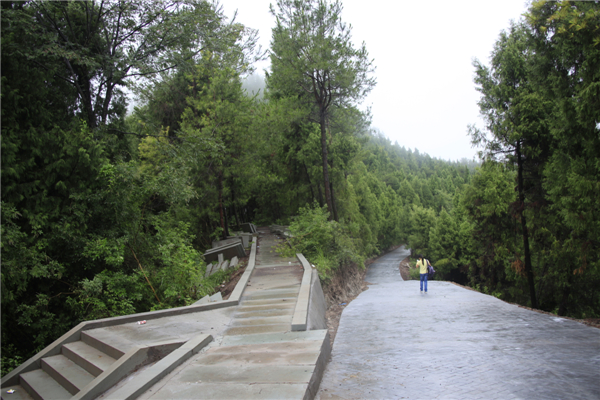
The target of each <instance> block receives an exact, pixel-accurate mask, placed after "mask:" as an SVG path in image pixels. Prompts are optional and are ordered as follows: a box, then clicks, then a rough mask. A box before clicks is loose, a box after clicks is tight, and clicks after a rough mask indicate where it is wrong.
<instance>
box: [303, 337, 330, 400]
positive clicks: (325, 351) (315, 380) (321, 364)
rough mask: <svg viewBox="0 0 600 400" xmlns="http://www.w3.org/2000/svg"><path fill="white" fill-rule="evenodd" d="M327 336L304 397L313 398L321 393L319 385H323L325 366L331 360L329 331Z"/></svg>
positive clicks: (307, 399) (308, 399) (309, 399)
mask: <svg viewBox="0 0 600 400" xmlns="http://www.w3.org/2000/svg"><path fill="white" fill-rule="evenodd" d="M325 332H326V333H325V338H324V339H323V344H322V345H321V350H320V351H319V357H318V358H317V362H316V364H315V370H314V371H313V374H312V376H311V378H310V381H309V382H308V388H307V390H306V394H305V395H304V399H306V400H312V399H314V398H315V397H316V396H317V393H319V386H321V380H322V379H323V374H324V373H325V367H326V366H327V362H328V361H329V357H330V356H331V344H330V340H329V331H327V330H326V331H325Z"/></svg>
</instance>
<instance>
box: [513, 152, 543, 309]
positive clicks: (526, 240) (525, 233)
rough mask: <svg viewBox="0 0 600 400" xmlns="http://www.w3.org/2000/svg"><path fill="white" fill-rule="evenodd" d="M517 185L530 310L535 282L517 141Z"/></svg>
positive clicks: (535, 302)
mask: <svg viewBox="0 0 600 400" xmlns="http://www.w3.org/2000/svg"><path fill="white" fill-rule="evenodd" d="M516 152H517V181H518V182H517V185H518V191H519V214H520V217H521V230H522V232H523V248H524V251H525V273H526V274H527V283H528V284H529V295H530V297H531V308H537V307H538V305H537V299H536V296H535V281H534V277H533V267H532V266H531V253H530V251H529V232H528V230H527V221H526V219H525V214H524V211H525V189H524V188H523V158H522V156H521V142H520V141H517V149H516Z"/></svg>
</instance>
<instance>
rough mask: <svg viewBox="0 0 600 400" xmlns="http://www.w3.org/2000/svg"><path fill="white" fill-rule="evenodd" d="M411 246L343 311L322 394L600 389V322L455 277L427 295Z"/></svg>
mask: <svg viewBox="0 0 600 400" xmlns="http://www.w3.org/2000/svg"><path fill="white" fill-rule="evenodd" d="M402 251H405V250H403V249H402V248H401V249H398V250H396V252H394V254H388V255H386V256H385V257H383V258H381V259H379V262H378V263H376V264H373V265H372V266H371V268H370V269H369V271H368V273H367V277H366V280H367V281H368V282H370V283H372V285H370V286H369V290H367V291H365V292H363V293H362V294H360V295H359V296H358V297H357V298H356V299H355V300H354V301H352V302H351V303H350V304H349V305H348V307H347V308H346V310H345V311H344V313H343V314H342V318H341V321H340V326H339V329H338V332H337V337H336V339H335V343H334V346H333V351H332V358H331V361H330V363H329V365H328V366H327V369H326V371H325V374H324V377H323V381H322V383H321V389H320V392H319V394H318V396H317V399H463V400H468V399H586V400H587V399H600V329H596V328H591V327H588V326H585V325H583V324H580V323H577V322H573V321H570V320H566V319H563V318H558V317H556V316H552V315H545V314H539V313H536V312H533V311H529V310H525V309H522V308H519V307H517V306H514V305H510V304H507V303H504V302H502V301H500V300H498V299H496V298H494V297H492V296H487V295H484V294H481V293H478V292H475V291H471V290H467V289H464V288H461V287H459V286H456V285H453V284H451V283H448V282H438V281H433V282H429V293H428V294H426V295H425V294H423V295H422V294H420V292H419V282H418V281H407V282H404V281H402V279H401V277H400V274H399V272H398V263H399V262H400V261H401V260H402V259H404V257H406V253H402Z"/></svg>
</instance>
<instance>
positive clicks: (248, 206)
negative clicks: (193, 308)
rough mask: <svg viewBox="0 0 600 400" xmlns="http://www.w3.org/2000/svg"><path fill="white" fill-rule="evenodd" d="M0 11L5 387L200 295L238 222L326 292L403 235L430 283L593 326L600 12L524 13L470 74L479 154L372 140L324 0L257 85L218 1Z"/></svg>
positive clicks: (276, 10)
mask: <svg viewBox="0 0 600 400" xmlns="http://www.w3.org/2000/svg"><path fill="white" fill-rule="evenodd" d="M1 7H2V14H1V18H2V46H1V49H2V50H1V51H2V200H1V201H2V204H1V205H2V222H1V223H2V226H1V229H2V232H1V236H2V237H1V244H2V276H1V278H2V281H1V284H2V287H1V289H2V316H1V318H2V321H1V322H2V374H3V375H4V374H6V373H7V372H8V371H9V370H11V369H12V368H14V367H15V366H17V365H19V363H20V362H22V361H24V360H25V359H27V358H28V357H30V356H31V355H32V354H34V353H35V352H37V351H39V350H41V349H42V348H44V347H45V346H46V345H48V344H49V343H51V342H52V341H53V340H54V339H56V338H57V337H59V336H60V335H62V334H63V333H64V332H66V331H68V330H69V329H70V328H72V327H73V326H74V325H76V324H77V323H79V322H80V321H83V320H87V319H94V318H103V317H111V316H117V315H123V314H130V313H136V312H143V311H149V310H156V309H161V308H167V307H176V306H183V305H187V304H191V303H192V302H194V301H196V300H197V299H199V298H201V297H202V296H204V295H206V294H211V293H212V292H214V290H215V288H216V287H217V286H218V285H219V284H220V283H222V281H223V280H226V279H227V277H226V276H220V275H215V276H211V277H210V278H209V279H204V272H205V268H206V263H205V262H204V260H203V257H202V253H203V252H204V251H205V250H206V249H208V248H210V247H211V242H212V241H213V240H216V239H220V238H223V237H226V236H228V235H229V234H230V230H231V228H232V227H235V226H238V225H240V224H241V223H243V222H253V223H255V224H258V225H265V224H271V223H276V224H282V225H290V231H291V232H292V234H293V238H292V239H291V240H290V242H289V246H288V248H287V249H284V251H287V252H302V253H303V254H305V255H306V256H307V258H308V259H309V261H310V262H311V263H313V264H315V265H316V266H317V267H318V268H319V272H320V274H321V277H322V278H323V279H324V280H325V281H327V280H328V279H330V278H331V277H332V276H333V275H334V274H335V273H336V271H339V270H340V269H341V268H344V266H345V265H349V264H353V265H354V264H356V265H358V266H363V264H364V261H365V260H366V259H368V258H369V257H372V256H373V255H376V254H379V253H380V252H381V251H383V250H385V249H388V248H390V247H391V246H394V245H398V244H401V243H406V244H407V245H408V246H409V247H410V248H411V249H412V251H413V253H414V254H416V253H422V254H424V255H425V256H426V257H427V258H429V259H430V260H431V261H432V263H433V264H434V265H435V268H436V279H445V280H453V281H455V282H457V283H461V284H465V285H469V286H471V287H473V288H476V289H478V290H481V291H483V292H485V293H490V294H494V295H496V296H498V297H500V298H502V299H504V300H507V301H512V302H518V303H520V304H523V305H529V306H534V307H537V308H540V309H543V310H546V311H550V312H554V313H557V314H559V315H569V316H572V317H576V318H585V317H600V294H599V292H598V290H597V288H598V287H599V286H600V258H599V254H600V222H599V221H600V215H599V212H600V211H599V210H600V207H599V201H598V199H599V198H600V181H599V178H598V177H599V176H600V137H599V133H598V132H599V128H598V123H599V122H600V103H599V100H598V99H600V75H599V74H600V73H599V71H600V39H598V38H599V36H598V32H599V30H600V25H599V21H600V7H599V5H598V4H597V3H595V2H576V3H569V2H565V1H559V2H541V1H534V2H533V3H532V5H531V6H530V9H529V12H528V14H527V16H526V17H525V18H524V19H523V20H522V21H521V22H517V23H514V24H513V25H511V26H510V27H507V29H506V31H505V32H503V33H502V34H501V35H500V37H499V39H498V41H497V43H496V46H495V47H494V49H491V54H492V58H491V63H490V65H486V64H484V63H482V62H479V61H475V62H474V69H475V72H476V78H475V85H476V86H477V88H478V89H479V90H480V92H481V100H480V103H479V104H480V109H481V112H482V114H483V115H484V117H485V119H486V126H484V127H476V126H472V127H470V134H471V136H472V138H473V142H474V143H475V144H477V145H478V146H479V148H480V150H481V159H480V161H479V162H474V161H468V160H463V161H462V162H449V161H444V160H438V159H435V158H431V157H430V156H428V155H427V154H421V153H420V152H419V151H418V150H411V149H406V148H405V147H403V146H402V145H401V144H399V143H391V142H390V141H389V140H388V139H387V138H386V137H385V135H384V133H382V132H378V131H376V130H373V129H372V128H371V127H370V123H369V114H368V112H365V111H364V110H363V109H362V108H361V101H362V100H363V99H364V97H365V95H366V94H367V93H368V92H369V91H370V90H371V89H372V88H373V87H374V85H375V84H376V81H375V75H374V71H373V68H374V65H373V60H371V59H370V58H369V55H368V52H367V48H366V46H365V45H364V44H363V45H361V46H355V45H354V44H353V43H352V40H351V36H350V34H351V29H350V27H349V26H348V25H346V24H345V23H344V21H343V19H342V9H341V6H340V4H339V3H337V2H328V1H325V2H319V1H316V0H311V1H302V2H300V1H292V0H279V1H277V3H276V4H275V5H274V6H273V8H272V10H271V12H272V13H273V14H274V15H276V16H277V20H278V24H277V26H276V27H275V29H274V30H273V38H272V42H271V49H270V53H269V57H270V61H271V65H272V70H271V73H270V74H268V75H267V76H266V77H265V82H264V85H263V86H262V87H261V85H260V82H259V84H258V85H257V83H256V75H252V72H253V69H252V65H253V63H254V61H256V60H257V59H261V58H264V57H266V56H267V55H266V53H265V51H264V49H260V48H257V46H256V31H254V30H253V29H251V28H250V27H246V26H243V25H241V24H239V23H237V22H235V21H230V20H228V19H227V18H226V17H225V14H224V11H223V9H222V7H221V6H219V5H218V4H215V3H209V2H205V1H200V0H172V1H168V2H158V3H156V2H141V3H140V2H133V1H125V0H124V1H114V2H92V1H79V2H46V1H29V2H16V1H5V2H2V4H1ZM515 17H517V16H515ZM332 48H335V49H336V51H331V49H332ZM249 85H250V86H251V85H254V89H257V90H258V88H260V91H259V92H258V94H257V95H255V94H252V92H253V91H254V93H257V90H254V89H253V90H250V89H249V90H245V89H244V87H249ZM128 92H130V93H133V94H135V96H136V99H137V102H136V104H135V107H133V108H132V110H131V112H129V113H128V112H127V109H128V106H129V104H128V101H130V100H129V99H128V97H127V95H126V93H128ZM400 95H401V94H400ZM407 134H412V135H414V134H418V132H407Z"/></svg>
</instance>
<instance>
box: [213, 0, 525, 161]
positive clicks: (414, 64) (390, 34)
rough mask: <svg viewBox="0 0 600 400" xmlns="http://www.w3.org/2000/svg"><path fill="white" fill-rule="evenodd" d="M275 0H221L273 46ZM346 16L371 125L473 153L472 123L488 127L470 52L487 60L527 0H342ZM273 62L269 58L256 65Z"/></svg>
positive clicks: (409, 140) (433, 147)
mask: <svg viewBox="0 0 600 400" xmlns="http://www.w3.org/2000/svg"><path fill="white" fill-rule="evenodd" d="M270 3H273V5H275V1H274V0H252V1H249V0H221V4H222V5H223V7H224V9H225V13H226V15H228V16H232V15H233V13H234V12H235V10H236V9H237V10H238V17H237V21H239V22H241V23H243V24H244V25H246V26H249V27H251V28H255V29H259V31H260V43H261V44H262V46H263V48H268V47H269V43H270V41H271V28H272V27H273V25H274V23H275V19H274V18H273V17H272V16H271V15H270V13H269V4H270ZM342 4H343V5H344V11H343V13H342V20H343V21H345V22H347V23H349V24H351V25H352V37H353V40H354V42H355V43H358V44H360V43H362V42H363V41H364V42H365V43H366V47H367V50H368V52H369V55H370V57H371V58H373V59H374V60H375V61H374V65H375V66H376V67H377V69H376V71H375V77H376V79H377V86H376V87H375V88H374V89H373V91H372V92H371V94H370V95H369V96H368V97H367V98H366V99H365V101H364V102H363V107H361V108H363V109H365V108H366V107H367V106H371V112H372V116H373V123H372V126H373V127H374V128H378V129H379V130H381V131H382V132H383V133H384V134H385V135H386V136H387V137H389V138H390V139H391V140H392V142H394V141H398V143H399V144H400V145H401V146H404V147H407V148H411V149H413V150H414V149H415V148H416V149H419V151H420V152H421V153H427V154H429V155H431V156H432V157H436V158H441V159H446V160H460V159H461V158H467V159H472V158H473V157H475V155H476V151H477V150H476V149H474V148H472V147H471V143H470V139H469V137H468V136H467V125H468V124H473V123H474V124H477V125H478V126H479V127H483V122H482V121H481V119H480V117H479V109H478V107H477V100H478V99H479V93H478V92H477V91H476V90H475V85H474V83H473V75H474V69H473V66H472V65H471V62H472V59H473V58H477V59H479V60H481V61H483V62H484V63H486V64H488V61H489V55H490V52H491V51H492V49H493V45H494V43H495V41H496V39H497V38H498V35H499V33H500V31H502V30H503V29H507V28H508V26H509V23H510V20H511V19H514V20H518V19H519V18H520V16H521V14H523V13H524V12H525V11H526V10H527V1H526V0H502V1H490V0H460V1H448V0H430V1H427V2H421V1H414V0H411V1H406V0H401V1H381V0H369V1H366V0H343V1H342ZM268 68H269V63H268V62H266V63H264V64H262V65H259V66H258V70H259V71H262V70H264V69H268Z"/></svg>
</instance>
